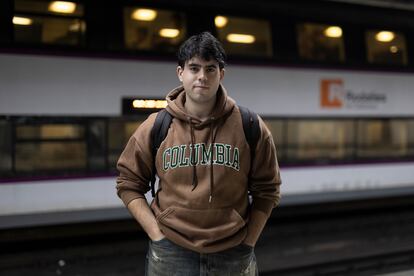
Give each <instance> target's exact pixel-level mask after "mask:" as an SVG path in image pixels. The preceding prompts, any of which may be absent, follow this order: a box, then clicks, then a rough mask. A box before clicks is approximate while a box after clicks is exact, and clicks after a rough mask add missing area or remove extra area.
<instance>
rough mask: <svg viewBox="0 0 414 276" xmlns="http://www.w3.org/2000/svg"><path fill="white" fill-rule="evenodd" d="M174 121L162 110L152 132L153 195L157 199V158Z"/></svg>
mask: <svg viewBox="0 0 414 276" xmlns="http://www.w3.org/2000/svg"><path fill="white" fill-rule="evenodd" d="M171 121H172V116H171V114H170V113H168V111H167V110H166V109H162V110H160V111H159V112H158V114H157V117H156V118H155V121H154V125H153V126H152V130H151V140H152V144H151V152H152V156H153V158H154V161H153V162H152V176H151V195H152V196H153V197H155V174H156V171H157V169H156V167H155V157H156V156H157V151H158V148H159V147H160V145H161V143H162V141H164V139H165V137H166V136H167V132H168V129H169V128H170V124H171Z"/></svg>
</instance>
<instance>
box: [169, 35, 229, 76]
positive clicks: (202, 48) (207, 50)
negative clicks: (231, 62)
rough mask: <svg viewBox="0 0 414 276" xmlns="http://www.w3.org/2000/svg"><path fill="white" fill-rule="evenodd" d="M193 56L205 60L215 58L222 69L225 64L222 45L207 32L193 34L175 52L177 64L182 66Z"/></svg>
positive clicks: (224, 53)
mask: <svg viewBox="0 0 414 276" xmlns="http://www.w3.org/2000/svg"><path fill="white" fill-rule="evenodd" d="M195 56H199V57H201V58H202V59H204V60H207V61H209V60H211V59H214V60H216V61H217V62H218V64H219V67H220V69H223V68H224V66H225V65H226V52H225V51H224V49H223V46H222V45H221V43H220V41H218V40H217V38H215V37H214V36H213V35H212V34H211V33H209V32H202V33H200V34H198V35H193V36H191V37H190V38H189V39H187V40H186V41H185V42H184V43H183V44H182V45H181V46H180V49H179V50H178V52H177V58H178V65H179V66H181V67H182V68H184V65H185V62H186V61H188V60H190V59H192V58H193V57H195Z"/></svg>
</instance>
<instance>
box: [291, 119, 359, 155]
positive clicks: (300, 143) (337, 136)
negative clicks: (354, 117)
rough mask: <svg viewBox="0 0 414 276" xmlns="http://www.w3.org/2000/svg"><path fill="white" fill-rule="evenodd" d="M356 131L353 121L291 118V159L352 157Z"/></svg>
mask: <svg viewBox="0 0 414 276" xmlns="http://www.w3.org/2000/svg"><path fill="white" fill-rule="evenodd" d="M353 133H354V132H353V125H352V121H350V120H341V121H338V120H289V121H288V138H287V140H288V142H287V143H288V148H287V154H288V158H289V159H291V160H299V161H300V160H303V161H306V160H316V161H323V160H326V159H328V160H329V159H337V160H338V159H350V158H351V157H352V150H353V148H352V146H351V145H352V142H353V139H354V135H353Z"/></svg>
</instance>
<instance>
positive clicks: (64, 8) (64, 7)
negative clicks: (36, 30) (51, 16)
mask: <svg viewBox="0 0 414 276" xmlns="http://www.w3.org/2000/svg"><path fill="white" fill-rule="evenodd" d="M75 10H76V4H75V3H73V2H66V1H53V2H51V3H50V4H49V11H51V12H58V13H74V12H75Z"/></svg>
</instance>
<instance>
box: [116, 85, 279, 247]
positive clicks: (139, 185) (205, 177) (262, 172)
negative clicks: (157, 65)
mask: <svg viewBox="0 0 414 276" xmlns="http://www.w3.org/2000/svg"><path fill="white" fill-rule="evenodd" d="M167 101H168V106H167V110H168V111H169V112H170V113H171V114H172V115H173V120H172V123H171V126H170V128H169V130H168V134H167V137H166V138H165V140H164V141H163V142H162V143H161V145H160V148H159V150H158V152H157V155H156V160H155V162H156V168H157V175H158V176H159V179H160V189H159V191H158V193H157V196H156V200H154V201H153V202H152V203H151V208H152V210H153V212H154V215H155V217H156V220H157V222H158V225H159V227H160V229H161V231H162V232H163V234H164V235H165V236H166V237H167V238H168V239H169V240H171V241H173V242H175V243H176V244H178V245H181V246H183V247H186V248H188V249H191V250H194V251H197V252H200V253H212V252H218V251H222V250H225V249H228V248H231V247H234V246H236V245H238V244H240V243H241V242H242V241H243V240H245V239H246V235H253V236H252V237H258V236H259V234H260V233H258V232H260V231H261V229H262V226H263V225H264V224H265V222H266V220H267V218H268V217H269V215H270V213H271V210H272V208H273V207H275V206H276V205H277V204H278V202H279V185H280V176H279V167H278V163H277V159H276V150H275V146H274V143H273V138H272V136H271V133H270V131H269V130H268V129H267V127H266V126H265V124H264V123H263V121H262V120H261V119H259V122H260V130H261V133H260V138H259V141H258V144H257V147H256V151H255V160H254V161H253V164H252V166H251V164H250V149H249V145H248V143H247V141H246V139H245V135H244V131H243V125H242V120H241V115H240V111H239V109H238V107H237V105H236V104H235V102H234V100H233V99H231V98H230V97H228V96H227V93H226V91H225V89H224V87H222V86H220V88H219V91H218V92H217V103H216V105H215V107H214V110H213V112H212V114H211V116H210V117H209V118H208V119H207V120H204V121H201V120H199V119H198V118H195V117H193V116H191V115H189V114H187V113H186V111H185V108H184V102H185V92H184V89H183V87H178V88H176V89H174V90H173V91H171V92H170V93H169V94H168V96H167ZM155 117H156V114H152V115H150V116H149V117H148V119H147V120H146V121H145V122H143V123H142V124H141V125H140V126H139V127H138V129H137V130H136V131H135V133H134V134H133V135H132V137H131V138H130V140H129V142H128V144H127V145H126V147H125V149H124V151H123V152H122V154H121V156H120V158H119V161H118V170H119V172H120V175H119V177H118V179H117V190H118V195H119V197H120V198H121V199H122V201H123V202H124V204H125V205H128V203H129V202H131V201H132V200H133V199H136V198H143V197H144V194H145V193H146V192H148V191H149V182H150V178H151V175H152V173H151V172H152V162H153V156H152V154H151V138H150V136H151V135H150V133H151V129H152V126H153V124H154V121H155ZM211 162H212V163H213V165H211ZM250 168H251V170H252V171H251V173H250V175H251V176H250V178H249V171H250ZM248 191H250V193H251V195H252V204H249V199H248ZM252 208H253V209H256V210H257V211H259V212H261V214H262V216H260V217H261V220H262V221H260V223H258V225H250V226H249V227H248V223H249V214H250V211H251V209H252ZM247 229H249V233H248V234H247Z"/></svg>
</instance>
